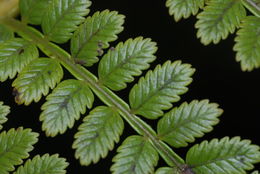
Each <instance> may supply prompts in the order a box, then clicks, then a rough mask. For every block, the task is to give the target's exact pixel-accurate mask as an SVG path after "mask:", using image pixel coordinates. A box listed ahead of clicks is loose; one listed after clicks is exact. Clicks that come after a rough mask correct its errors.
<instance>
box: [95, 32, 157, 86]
mask: <svg viewBox="0 0 260 174" xmlns="http://www.w3.org/2000/svg"><path fill="white" fill-rule="evenodd" d="M155 45H156V44H155V43H154V42H151V39H143V38H142V37H138V38H136V39H134V40H133V39H129V40H127V41H126V42H125V43H122V42H121V43H119V44H118V45H117V46H116V48H115V49H110V50H109V51H108V53H107V54H106V55H104V57H103V58H102V59H101V61H100V63H99V67H98V74H99V81H100V82H101V83H103V84H104V85H106V86H108V87H109V88H110V89H112V90H116V91H118V90H121V89H124V88H126V86H127V85H126V83H127V82H132V81H133V80H134V78H133V76H140V75H141V74H142V70H145V69H148V68H149V63H151V62H152V61H154V60H155V56H154V55H153V54H154V53H155V51H156V50H157V48H156V46H155Z"/></svg>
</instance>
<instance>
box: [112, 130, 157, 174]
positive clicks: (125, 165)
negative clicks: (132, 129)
mask: <svg viewBox="0 0 260 174" xmlns="http://www.w3.org/2000/svg"><path fill="white" fill-rule="evenodd" d="M117 151H118V154H117V155H116V156H115V157H114V158H113V162H114V164H113V165H112V167H111V171H112V172H113V174H120V173H124V174H131V173H135V174H147V173H153V171H154V167H155V166H156V165H157V162H158V158H159V157H158V154H157V152H156V150H155V149H154V148H153V146H152V145H151V144H150V143H149V142H148V140H147V139H145V138H144V137H141V136H137V135H133V136H130V137H128V138H127V139H126V140H125V141H124V142H123V144H122V145H121V146H120V147H119V148H118V149H117Z"/></svg>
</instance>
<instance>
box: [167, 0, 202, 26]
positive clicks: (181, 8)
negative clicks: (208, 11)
mask: <svg viewBox="0 0 260 174" xmlns="http://www.w3.org/2000/svg"><path fill="white" fill-rule="evenodd" d="M204 1H205V0H167V1H166V7H168V8H169V14H170V15H173V16H174V19H175V21H179V20H180V19H181V18H185V19H186V18H188V17H190V16H191V15H196V14H197V13H198V11H199V9H200V8H202V7H203V6H204Z"/></svg>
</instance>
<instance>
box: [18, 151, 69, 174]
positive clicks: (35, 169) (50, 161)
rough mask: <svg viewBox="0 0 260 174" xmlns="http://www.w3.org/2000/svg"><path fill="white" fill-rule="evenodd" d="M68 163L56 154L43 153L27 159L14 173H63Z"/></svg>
mask: <svg viewBox="0 0 260 174" xmlns="http://www.w3.org/2000/svg"><path fill="white" fill-rule="evenodd" d="M68 165H69V164H68V163H67V162H66V160H65V159H64V158H59V156H58V155H57V154H56V155H52V156H50V155H48V154H45V155H43V156H39V155H37V156H35V157H34V158H33V159H32V160H30V159H29V160H27V161H26V162H25V164H24V165H23V166H20V167H19V168H18V169H17V170H16V172H14V174H43V173H46V174H47V173H48V174H65V173H66V171H65V170H64V169H65V168H66V167H67V166H68Z"/></svg>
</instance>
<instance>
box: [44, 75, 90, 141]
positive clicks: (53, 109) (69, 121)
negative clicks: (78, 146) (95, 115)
mask: <svg viewBox="0 0 260 174" xmlns="http://www.w3.org/2000/svg"><path fill="white" fill-rule="evenodd" d="M46 100H47V101H46V102H45V103H44V104H43V105H42V107H41V109H42V110H43V112H42V113H41V115H40V121H43V124H42V129H43V130H44V131H45V132H46V135H47V136H52V137H53V136H56V135H57V134H58V133H61V134H63V133H64V132H65V131H66V130H67V128H68V127H69V128H72V127H73V125H74V122H75V120H78V119H79V118H80V114H84V113H85V112H86V107H88V108H91V107H92V104H93V101H94V96H93V93H92V91H91V90H90V89H89V87H88V86H87V85H86V83H83V82H81V81H79V80H65V81H63V82H61V83H60V84H58V86H57V87H56V88H55V89H54V90H53V92H52V93H51V94H50V95H48V96H47V98H46Z"/></svg>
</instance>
